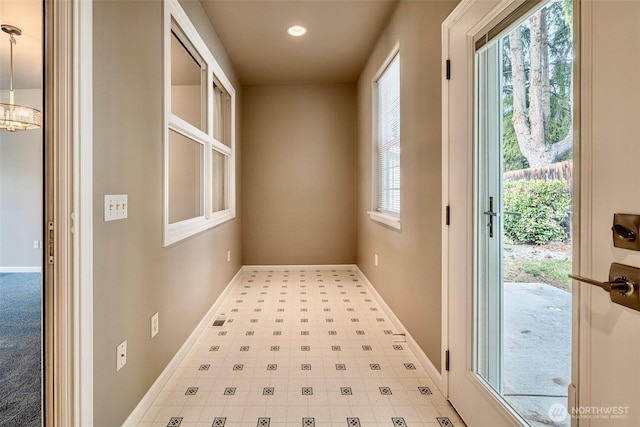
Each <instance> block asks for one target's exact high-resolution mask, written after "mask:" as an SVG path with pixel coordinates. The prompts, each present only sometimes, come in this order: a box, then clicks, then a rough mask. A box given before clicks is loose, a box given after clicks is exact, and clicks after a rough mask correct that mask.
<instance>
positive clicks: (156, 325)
mask: <svg viewBox="0 0 640 427" xmlns="http://www.w3.org/2000/svg"><path fill="white" fill-rule="evenodd" d="M158 332H160V314H159V313H156V314H154V315H153V316H151V338H153V337H155V336H156V335H158Z"/></svg>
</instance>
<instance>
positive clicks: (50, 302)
mask: <svg viewBox="0 0 640 427" xmlns="http://www.w3.org/2000/svg"><path fill="white" fill-rule="evenodd" d="M43 5H44V13H43V16H44V18H43V25H44V31H43V34H44V44H43V51H44V52H43V55H44V73H43V74H44V105H45V108H44V144H45V150H44V151H45V171H44V176H45V180H44V181H45V183H44V189H45V203H44V222H45V224H44V230H46V231H45V239H44V241H45V242H46V245H45V251H44V259H43V271H44V275H43V277H44V286H45V299H44V323H45V325H46V326H45V336H44V343H45V344H44V350H43V351H44V363H43V369H44V392H43V395H44V397H43V407H44V408H43V423H44V424H45V425H47V426H55V425H61V426H77V427H79V426H92V425H93V151H92V145H93V142H92V119H93V102H92V65H93V60H92V35H93V31H92V20H93V5H92V2H91V1H87V0H69V1H64V2H60V1H57V0H44V1H43ZM49 224H51V227H50V226H49Z"/></svg>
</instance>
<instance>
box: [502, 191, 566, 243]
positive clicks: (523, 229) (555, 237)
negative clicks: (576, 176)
mask: <svg viewBox="0 0 640 427" xmlns="http://www.w3.org/2000/svg"><path fill="white" fill-rule="evenodd" d="M570 209H571V197H570V195H569V190H568V188H567V183H566V182H564V181H560V180H557V179H554V180H549V181H545V180H526V179H523V180H519V181H507V182H505V183H504V210H505V211H506V212H520V213H521V214H522V215H521V216H515V215H504V216H503V218H504V234H505V236H506V237H507V238H508V239H511V240H513V241H514V242H519V243H529V244H537V245H543V244H545V243H549V242H555V241H560V240H564V239H565V238H566V233H565V231H564V228H563V227H562V221H563V220H564V219H565V218H567V216H568V215H569V212H570Z"/></svg>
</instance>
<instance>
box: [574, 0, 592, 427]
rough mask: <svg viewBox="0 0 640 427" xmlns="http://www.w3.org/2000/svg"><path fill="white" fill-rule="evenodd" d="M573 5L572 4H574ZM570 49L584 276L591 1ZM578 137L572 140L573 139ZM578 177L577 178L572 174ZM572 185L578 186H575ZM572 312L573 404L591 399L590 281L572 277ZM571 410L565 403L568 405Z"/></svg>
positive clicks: (588, 223) (579, 267)
mask: <svg viewBox="0 0 640 427" xmlns="http://www.w3.org/2000/svg"><path fill="white" fill-rule="evenodd" d="M576 5H577V6H578V7H577V8H576V7H575V6H576ZM573 14H574V15H573V16H574V52H575V55H576V62H577V64H578V68H577V70H574V79H575V80H574V129H577V132H576V133H575V134H574V138H576V139H574V144H573V149H574V156H573V157H574V168H575V169H574V192H573V194H574V198H575V200H574V202H573V203H574V207H577V209H579V211H578V212H577V213H574V219H577V221H578V224H574V227H573V230H574V232H575V231H576V230H577V233H578V236H577V239H575V238H574V247H573V271H574V272H577V273H578V274H580V275H582V276H585V277H593V276H592V274H591V273H592V260H593V254H592V248H593V244H592V238H593V235H592V233H593V231H592V230H594V227H593V216H592V215H593V211H594V210H593V199H592V194H593V182H592V174H591V171H592V170H593V169H592V168H593V98H592V96H593V90H592V86H593V4H592V2H590V1H584V0H580V1H576V2H574V11H573ZM576 140H577V141H579V142H578V143H577V144H576V142H575V141H576ZM576 178H577V179H576ZM576 186H577V187H576ZM573 283H574V286H573V288H572V289H573V300H572V303H573V316H572V327H573V328H574V330H573V331H572V333H571V335H572V337H573V339H572V348H571V352H572V354H571V368H572V372H571V380H572V383H573V385H574V386H575V387H576V389H577V396H576V402H575V403H576V405H577V406H578V407H580V406H584V407H586V406H589V405H590V404H591V375H592V372H591V369H590V368H591V367H592V366H593V365H592V362H591V359H592V356H591V349H592V345H591V333H592V328H591V318H590V313H591V307H593V304H592V300H591V297H592V292H593V291H594V289H593V287H592V286H589V287H588V289H586V290H584V291H583V290H582V286H575V283H576V282H575V281H574V282H573ZM569 410H570V408H569ZM578 425H580V426H581V427H588V426H590V425H591V420H590V419H588V418H587V419H582V420H572V426H574V427H575V426H578Z"/></svg>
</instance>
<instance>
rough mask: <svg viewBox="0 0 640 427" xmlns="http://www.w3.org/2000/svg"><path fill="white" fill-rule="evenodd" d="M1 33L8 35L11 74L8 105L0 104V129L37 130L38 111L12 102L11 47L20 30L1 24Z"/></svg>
mask: <svg viewBox="0 0 640 427" xmlns="http://www.w3.org/2000/svg"><path fill="white" fill-rule="evenodd" d="M2 31H4V32H5V33H7V34H9V47H10V50H11V61H10V64H11V65H10V66H11V74H10V75H9V81H10V86H9V103H8V104H5V103H0V129H5V130H8V131H9V132H15V131H17V130H27V129H39V128H40V111H38V110H36V109H33V108H31V107H23V106H22V105H16V104H15V103H14V102H13V45H14V44H16V38H15V36H19V35H21V34H22V31H21V30H20V28H17V27H14V26H13V25H7V24H2Z"/></svg>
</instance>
